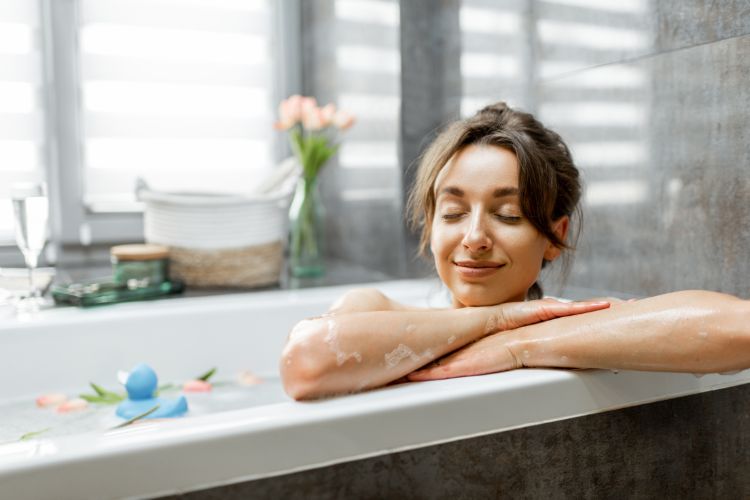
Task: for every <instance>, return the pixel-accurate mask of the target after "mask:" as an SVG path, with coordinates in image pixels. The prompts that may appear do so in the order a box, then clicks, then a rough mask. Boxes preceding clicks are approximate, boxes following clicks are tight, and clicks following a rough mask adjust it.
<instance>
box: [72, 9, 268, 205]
mask: <svg viewBox="0 0 750 500" xmlns="http://www.w3.org/2000/svg"><path fill="white" fill-rule="evenodd" d="M178 7H179V8H178ZM271 20H272V16H271V3H270V2H269V0H80V11H79V32H78V34H79V44H78V46H79V61H80V62H79V67H80V90H81V92H80V95H81V107H82V120H81V123H82V128H83V130H82V142H83V151H82V160H81V161H82V163H83V169H84V176H83V181H84V190H83V200H84V202H85V204H86V206H87V207H88V208H89V210H91V211H92V212H118V211H129V210H133V209H135V208H137V205H135V201H136V200H135V196H134V186H135V180H136V178H137V177H142V178H144V180H146V181H147V182H148V183H149V185H151V186H153V187H155V188H158V189H163V190H171V191H175V190H177V191H179V190H198V191H209V192H210V191H250V190H251V189H252V187H253V185H254V184H255V183H256V182H257V181H258V180H259V179H260V178H261V177H262V175H264V174H265V173H266V172H267V171H268V169H270V168H272V166H273V165H274V164H275V159H274V158H273V155H272V150H273V148H272V143H273V138H274V136H273V135H272V134H273V130H272V128H271V123H272V122H273V115H274V112H275V110H274V109H272V106H273V101H274V100H275V97H276V96H272V95H271V89H272V85H271V77H272V71H271V70H272V67H271V60H272V59H271V49H272V47H271V36H270V35H271V26H272V24H271ZM209 173H210V175H207V174H209Z"/></svg>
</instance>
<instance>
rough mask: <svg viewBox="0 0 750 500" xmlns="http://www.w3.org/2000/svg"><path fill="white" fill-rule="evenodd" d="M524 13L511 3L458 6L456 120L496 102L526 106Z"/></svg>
mask: <svg viewBox="0 0 750 500" xmlns="http://www.w3.org/2000/svg"><path fill="white" fill-rule="evenodd" d="M524 9H525V2H522V1H517V0H502V1H498V0H463V1H462V2H461V8H460V11H459V22H460V26H461V83H462V86H463V97H462V99H461V115H462V116H471V115H473V114H474V113H475V112H476V111H478V110H479V109H481V108H482V107H484V106H486V105H487V104H490V103H493V102H497V101H500V100H502V101H505V102H507V103H509V104H510V105H512V106H521V107H527V106H529V104H530V103H529V102H528V100H529V99H528V97H527V95H526V93H527V92H528V87H529V79H530V72H529V69H528V68H529V64H530V63H531V61H529V60H528V59H529V56H528V54H527V45H526V44H527V40H526V38H525V36H526V33H525V32H524V30H523V29H522V27H523V25H524V22H525V17H524V16H525V15H526V14H525V12H524Z"/></svg>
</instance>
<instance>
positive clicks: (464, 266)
mask: <svg viewBox="0 0 750 500" xmlns="http://www.w3.org/2000/svg"><path fill="white" fill-rule="evenodd" d="M454 264H455V265H456V270H457V271H458V273H459V274H460V275H461V276H462V277H464V278H486V277H487V276H491V275H493V274H494V273H496V272H497V271H498V270H499V269H501V268H502V267H503V265H504V264H500V263H497V262H492V261H485V260H463V261H456V262H454Z"/></svg>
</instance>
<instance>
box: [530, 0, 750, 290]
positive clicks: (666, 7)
mask: <svg viewBox="0 0 750 500" xmlns="http://www.w3.org/2000/svg"><path fill="white" fill-rule="evenodd" d="M556 10H559V9H550V12H544V10H542V12H541V13H540V15H553V14H554V15H558V14H560V13H559V12H553V11H556ZM569 10H570V11H573V10H574V9H569ZM570 11H569V12H567V14H566V15H567V16H568V18H569V19H570V18H573V19H575V18H576V17H577V16H578V15H579V14H580V17H581V19H583V18H588V17H589V16H588V14H589V13H588V12H585V11H584V10H581V11H580V12H579V13H576V12H570ZM638 15H639V16H641V20H640V21H638V19H637V17H633V15H630V27H629V28H628V29H629V30H633V31H634V32H638V30H640V32H641V33H642V35H643V38H642V40H645V41H647V45H644V46H640V47H639V48H638V49H637V50H635V51H630V53H623V52H622V51H619V52H618V51H617V50H615V51H611V52H609V53H605V54H603V53H602V51H597V50H596V49H595V48H581V47H563V46H557V47H556V48H555V54H554V57H557V58H558V59H562V60H565V59H566V58H567V59H569V60H573V61H585V63H586V64H585V65H584V67H581V68H580V69H576V70H574V71H570V72H567V73H565V74H564V75H557V76H551V77H548V78H546V79H542V80H541V81H540V83H539V86H538V88H537V93H538V94H537V99H538V102H539V107H538V109H537V111H538V112H539V115H540V116H541V118H542V119H543V120H544V121H545V123H546V124H547V125H549V126H550V127H552V128H554V129H556V130H557V131H559V132H560V133H561V134H562V136H563V137H564V138H566V139H567V140H568V141H569V142H570V145H571V148H572V150H573V154H574V156H575V157H576V159H577V161H578V163H579V166H580V167H581V170H582V172H583V177H584V179H585V181H586V184H587V200H586V203H585V205H584V206H585V222H584V225H583V234H582V237H581V240H580V244H579V250H578V252H577V254H576V263H575V265H574V267H573V271H572V273H571V276H570V279H569V280H568V283H569V284H570V285H573V286H581V287H587V288H594V289H600V290H611V291H620V292H624V293H629V294H636V295H653V294H658V293H663V292H667V291H671V290H677V289H689V288H705V289H712V290H719V291H725V292H728V293H733V294H738V295H740V296H744V297H747V296H750V284H749V283H748V281H747V279H746V276H747V275H748V274H747V273H748V271H749V270H750V258H749V257H748V256H747V255H745V249H746V248H747V245H748V243H750V177H749V175H748V174H750V131H749V130H748V127H747V123H748V121H749V119H750V85H748V81H750V3H748V2H742V1H726V2H711V1H700V0H690V1H677V0H674V1H659V2H651V3H650V4H645V9H643V10H642V11H641V12H640V14H638ZM627 18H628V16H625V19H627ZM601 20H602V27H607V26H611V25H613V23H610V22H609V21H608V20H607V17H606V16H603V17H602V18H601ZM595 21H596V18H595V17H593V18H590V19H587V20H586V22H595ZM576 22H577V21H576ZM546 56H547V57H552V56H549V55H546ZM604 56H607V57H608V58H609V60H608V61H607V60H605V59H603V57H604ZM544 58H545V54H544V51H543V53H542V56H541V59H542V60H544ZM542 62H543V61H542ZM592 108H593V109H594V111H593V112H592V111H591V110H592ZM551 281H554V278H553V279H551Z"/></svg>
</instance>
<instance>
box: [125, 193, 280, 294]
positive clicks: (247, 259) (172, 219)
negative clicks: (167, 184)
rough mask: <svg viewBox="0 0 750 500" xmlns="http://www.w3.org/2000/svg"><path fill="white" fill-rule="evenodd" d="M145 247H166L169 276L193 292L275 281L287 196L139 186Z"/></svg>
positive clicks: (276, 279) (278, 269) (260, 284)
mask: <svg viewBox="0 0 750 500" xmlns="http://www.w3.org/2000/svg"><path fill="white" fill-rule="evenodd" d="M138 197H139V199H141V200H142V201H143V202H144V204H145V209H144V232H145V239H146V241H147V242H149V243H158V244H160V245H166V246H168V247H169V248H170V256H169V258H170V276H171V277H173V278H178V279H181V280H183V281H184V282H185V283H186V284H187V285H188V286H194V287H241V288H252V287H259V286H267V285H270V284H273V283H276V282H278V281H279V278H280V275H281V268H282V265H283V251H284V242H285V241H286V234H287V233H286V231H287V211H288V207H289V202H290V199H291V191H289V192H287V190H285V191H283V192H276V193H274V194H269V195H256V196H249V195H235V194H227V195H217V194H209V193H166V192H156V191H152V190H150V189H148V187H147V186H145V185H141V186H140V187H139V189H138Z"/></svg>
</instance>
